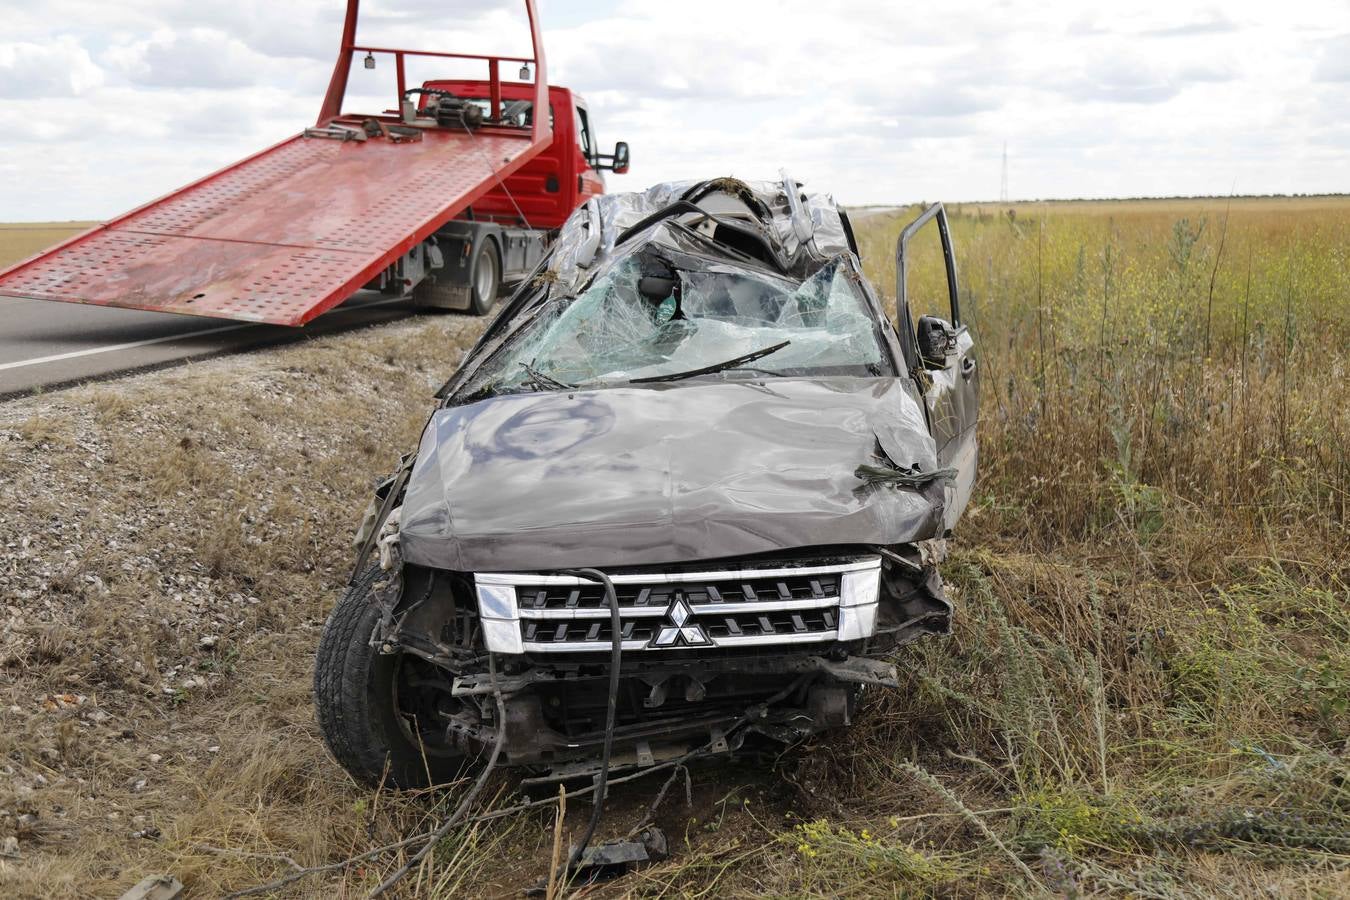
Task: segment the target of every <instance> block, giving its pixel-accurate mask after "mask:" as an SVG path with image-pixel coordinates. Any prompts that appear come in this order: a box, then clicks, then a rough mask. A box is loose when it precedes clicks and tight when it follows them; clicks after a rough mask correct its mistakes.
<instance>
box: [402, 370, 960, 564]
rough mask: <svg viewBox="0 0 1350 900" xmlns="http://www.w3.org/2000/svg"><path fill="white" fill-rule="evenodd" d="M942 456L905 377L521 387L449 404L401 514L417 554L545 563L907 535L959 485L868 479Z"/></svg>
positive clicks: (405, 537)
mask: <svg viewBox="0 0 1350 900" xmlns="http://www.w3.org/2000/svg"><path fill="white" fill-rule="evenodd" d="M879 462H880V463H882V464H891V465H899V466H903V467H911V466H917V467H918V469H919V470H920V471H923V472H932V471H934V470H935V468H936V458H935V454H934V446H933V441H932V438H931V437H930V436H929V434H928V431H927V428H926V426H925V423H924V417H923V411H922V408H921V407H920V405H919V401H918V399H917V397H916V396H915V394H914V391H913V388H912V386H910V385H909V384H908V383H907V382H905V381H903V380H901V379H897V378H844V377H838V378H820V379H795V378H783V379H774V380H770V381H767V382H758V381H757V382H753V383H752V382H711V383H708V382H700V383H682V384H671V385H665V386H659V387H658V386H652V387H644V388H614V389H605V390H589V391H572V392H565V391H559V392H546V393H530V394H514V395H508V396H501V397H495V398H491V399H488V400H482V401H479V402H477V403H472V404H468V405H464V406H458V407H452V408H447V409H441V410H438V411H437V412H436V413H435V414H434V415H433V416H432V418H431V421H430V422H429V423H428V425H427V428H426V431H425V432H424V434H423V436H422V442H421V446H420V448H419V450H418V455H417V460H416V462H415V464H414V466H413V470H412V474H411V476H410V477H409V481H408V488H407V492H406V494H405V496H404V502H403V510H402V514H401V524H400V542H401V546H402V553H403V558H404V559H405V560H406V561H407V562H410V563H414V564H417V565H423V566H431V567H436V568H443V569H452V570H457V571H478V572H482V571H537V570H548V569H556V568H570V567H576V566H599V567H612V566H630V565H656V564H663V563H675V562H686V561H693V560H707V559H716V558H723V557H732V556H745V555H750V554H756V553H764V552H768V551H774V550H784V549H792V548H796V547H810V546H825V545H839V544H861V543H876V544H894V543H900V542H905V541H914V540H920V539H923V538H927V537H933V536H934V535H935V534H936V533H937V531H938V530H939V529H940V528H941V521H942V506H943V494H944V491H943V488H942V486H941V484H940V483H930V484H928V485H926V486H924V487H922V488H911V487H900V486H893V485H876V484H864V483H863V481H862V480H861V479H860V478H859V477H858V476H857V475H855V471H856V470H857V467H858V466H859V465H861V464H877V463H879Z"/></svg>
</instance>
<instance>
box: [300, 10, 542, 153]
mask: <svg viewBox="0 0 1350 900" xmlns="http://www.w3.org/2000/svg"><path fill="white" fill-rule="evenodd" d="M360 7H361V0H347V16H346V19H345V20H344V21H343V23H342V46H341V47H340V48H339V49H338V57H337V63H336V64H335V65H334V66H333V77H332V78H331V79H330V80H329V82H328V93H327V94H326V95H325V96H324V100H323V107H322V108H321V109H320V110H319V118H318V125H319V126H320V127H322V126H324V125H327V124H328V123H329V122H331V121H333V120H334V119H336V118H338V117H339V116H341V115H342V102H343V100H344V99H345V98H346V95H347V78H348V76H349V74H350V73H351V69H352V62H353V61H354V60H355V59H356V54H358V53H380V54H391V55H393V57H394V69H395V72H396V73H397V79H398V99H399V100H402V99H403V92H404V91H406V90H407V83H406V80H405V77H404V58H405V57H408V56H432V57H440V58H442V59H470V60H480V61H483V62H486V63H487V64H488V77H487V80H488V84H489V85H490V97H491V102H492V115H491V117H492V118H494V119H495V118H497V117H498V116H499V115H500V114H501V96H502V82H501V63H503V62H512V63H530V64H532V65H533V66H534V67H535V73H534V107H535V109H546V108H547V103H548V67H547V65H546V63H545V61H544V40H543V37H542V35H541V34H540V30H539V16H538V14H537V13H536V11H535V8H534V0H525V14H526V15H527V16H528V17H529V20H530V49H531V52H532V53H533V54H534V56H532V57H524V56H483V55H481V54H477V53H446V52H443V51H434V50H407V49H402V48H394V47H373V46H368V45H365V44H358V43H357V42H356V31H357V28H356V26H357V20H358V19H359V18H360ZM547 136H548V122H547V121H545V120H543V119H542V117H540V116H535V118H534V130H533V133H532V134H531V139H532V142H534V143H538V142H539V141H540V140H541V138H546V137H547Z"/></svg>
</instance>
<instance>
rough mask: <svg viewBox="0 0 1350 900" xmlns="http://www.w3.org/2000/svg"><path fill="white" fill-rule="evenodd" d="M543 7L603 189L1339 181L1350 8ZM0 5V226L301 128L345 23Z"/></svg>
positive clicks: (458, 29)
mask: <svg viewBox="0 0 1350 900" xmlns="http://www.w3.org/2000/svg"><path fill="white" fill-rule="evenodd" d="M540 4H541V15H542V21H543V25H544V30H545V41H546V45H547V53H548V60H549V68H550V75H551V80H553V81H554V82H555V83H561V84H567V85H568V86H570V87H573V88H575V89H576V90H578V91H579V92H580V93H581V94H583V95H584V96H585V97H586V98H587V99H588V100H589V102H590V105H591V113H592V119H593V121H594V123H595V126H596V129H597V132H598V135H599V138H600V141H601V143H602V145H604V146H606V147H608V146H612V144H613V142H614V140H615V139H620V138H622V139H625V140H627V141H629V142H630V144H631V145H632V150H633V159H634V166H633V170H632V174H630V175H628V176H623V177H618V178H611V180H610V185H611V188H612V189H628V188H637V187H642V186H645V185H646V184H648V183H651V182H653V181H657V180H664V179H673V178H685V177H702V176H710V175H716V174H722V173H725V172H732V173H735V174H738V175H742V176H747V177H763V176H772V175H773V174H775V173H776V172H777V171H778V168H779V167H780V166H784V165H785V166H787V167H788V168H789V169H790V170H791V171H792V172H793V173H794V174H795V175H797V176H798V177H801V178H803V179H806V180H808V181H810V182H811V183H813V184H815V185H817V186H819V187H822V188H824V189H827V190H831V191H833V192H834V193H835V194H836V195H837V196H839V197H840V198H841V199H843V200H845V201H847V202H889V201H897V200H912V199H916V198H943V199H952V200H961V199H981V198H988V197H992V196H996V195H997V193H998V187H999V168H1000V159H1001V152H1002V147H1003V144H1004V143H1005V142H1006V143H1007V145H1008V154H1009V163H1010V187H1011V190H1012V193H1013V195H1014V196H1018V197H1037V196H1110V195H1117V196H1132V195H1140V194H1150V193H1153V194H1178V193H1200V192H1206V191H1219V192H1227V191H1228V190H1229V189H1230V188H1231V187H1232V184H1233V183H1234V181H1236V183H1237V185H1238V189H1239V190H1242V191H1252V192H1273V191H1331V190H1346V189H1347V188H1350V129H1348V128H1347V127H1346V126H1345V125H1344V124H1343V123H1344V122H1345V121H1347V118H1348V117H1347V113H1350V109H1347V105H1346V104H1347V101H1346V100H1345V85H1346V83H1347V82H1350V62H1348V61H1350V6H1347V4H1346V3H1345V2H1344V0H1286V2H1283V3H1281V4H1278V5H1274V6H1272V5H1271V4H1269V3H1268V2H1264V0H1263V2H1256V0H1225V2H1224V3H1222V4H1217V3H1215V2H1213V0H1201V2H1189V0H1174V2H1172V3H1168V4H1159V3H1156V2H1152V0H1118V2H1113V3H1112V4H1110V5H1109V6H1103V7H1097V6H1088V7H1086V8H1085V6H1084V5H1083V4H1080V3H1076V2H1070V0H1041V2H1032V0H1002V2H989V0H949V2H948V3H944V4H940V5H928V6H924V7H922V8H917V7H914V6H913V5H912V4H899V3H894V2H893V0H887V2H882V0H854V2H845V0H781V2H770V0H758V2H749V0H741V2H729V0H683V2H681V3H678V4H676V3H670V2H667V0H626V2H624V3H622V4H616V3H609V2H595V3H586V2H578V0H540ZM0 6H5V7H10V6H12V8H5V9H3V10H0V12H3V21H4V22H5V24H6V29H5V32H6V34H5V37H4V38H3V39H0V106H2V107H3V109H4V111H5V113H6V120H7V121H22V122H24V123H26V125H25V129H24V130H23V132H22V133H21V134H13V135H11V136H10V138H9V140H8V141H7V143H6V152H5V154H3V158H4V165H5V172H6V177H5V178H4V179H0V219H14V218H27V219H40V218H59V217H83V216H108V215H112V214H115V213H117V212H120V211H122V210H123V209H126V208H128V207H131V206H134V205H136V204H138V203H140V202H142V201H144V200H145V199H148V198H149V197H153V196H157V195H159V194H161V193H164V192H165V191H167V190H170V189H172V188H173V187H175V186H177V185H178V184H181V183H184V182H186V181H188V180H191V179H192V178H194V177H197V176H200V175H202V174H205V172H207V171H210V170H211V169H212V168H215V167H218V166H220V165H224V164H227V163H229V162H231V161H233V160H234V159H237V158H238V157H240V156H243V155H245V154H246V153H249V152H251V151H253V150H256V149H258V148H260V147H262V146H265V145H266V144H267V143H270V142H272V141H274V140H276V139H278V138H280V137H283V136H285V135H286V134H287V133H293V132H294V131H297V130H299V128H301V127H303V126H304V125H306V124H308V123H309V122H310V121H312V119H313V116H314V114H315V113H316V112H317V109H318V105H319V102H320V99H321V97H322V94H323V89H324V85H325V84H326V82H327V78H328V75H329V72H330V69H331V59H332V54H333V52H334V51H335V49H336V44H337V40H338V35H339V32H340V28H341V19H342V4H341V3H340V2H336V0H231V2H229V3H212V2H202V0H136V2H134V3H133V2H126V3H115V2H96V0H44V2H43V3H41V4H35V3H27V4H24V5H20V4H19V3H17V2H16V0H0ZM364 6H365V10H364V12H365V13H366V14H367V16H368V18H366V19H363V22H364V24H365V25H366V27H365V28H364V29H363V31H362V33H361V35H360V36H359V37H360V38H361V39H362V40H364V41H365V42H367V43H374V44H377V45H391V44H392V45H399V44H400V43H401V44H403V45H405V46H412V47H416V48H419V49H429V50H437V49H441V50H468V51H469V52H498V53H507V54H518V53H525V52H528V36H527V34H526V32H525V29H524V23H523V16H522V15H521V7H522V6H523V4H520V3H518V2H517V0H365V2H364ZM551 22H556V23H557V24H556V25H553V26H552V27H551V26H550V23H551ZM480 67H481V64H474V66H470V67H468V68H467V69H466V68H463V67H459V68H455V67H454V64H452V63H449V62H426V61H424V62H421V63H419V64H417V65H416V66H410V76H412V77H413V78H414V79H416V78H421V77H431V76H432V75H433V74H446V75H457V74H465V73H466V72H476V71H477V70H478V68H480ZM391 70H392V66H390V65H388V63H387V60H382V61H381V63H380V67H379V68H378V69H377V71H376V72H374V73H367V72H364V71H363V70H360V69H359V68H358V71H357V73H356V74H355V75H354V77H353V81H352V86H351V90H352V93H353V99H354V101H355V100H356V99H357V98H358V97H359V98H360V99H361V100H363V102H364V103H365V104H366V106H368V107H370V108H383V107H384V106H386V105H389V102H390V101H391V100H392V96H391V95H390V91H389V87H388V85H387V82H389V80H390V78H391V75H392V73H391ZM71 98H78V103H76V104H73V105H70V104H68V105H66V106H64V107H63V106H62V105H61V103H60V101H62V100H67V101H69V100H70V99H71ZM56 109H61V112H62V114H61V115H55V114H53V112H54V110H56ZM14 172H20V173H23V174H22V175H21V176H20V177H13V175H12V174H11V173H14ZM110 172H116V173H117V177H115V178H114V177H110V176H109V175H108V173H110ZM56 184H59V185H61V186H62V189H61V190H56V189H50V190H49V189H48V188H47V186H48V185H56Z"/></svg>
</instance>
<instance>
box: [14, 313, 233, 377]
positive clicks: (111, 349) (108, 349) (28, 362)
mask: <svg viewBox="0 0 1350 900" xmlns="http://www.w3.org/2000/svg"><path fill="white" fill-rule="evenodd" d="M253 327H255V325H254V323H252V322H250V323H249V324H247V325H226V326H224V327H223V328H203V329H201V330H199V331H185V332H183V333H182V334H167V335H165V336H164V337H157V338H149V339H148V340H144V341H132V342H130V343H128V344H108V345H107V346H105V347H90V348H89V349H88V350H72V351H71V352H69V353H54V354H52V355H51V356H36V357H34V358H32V359H21V360H18V361H16V362H10V363H0V372H3V371H4V370H6V369H22V368H23V367H24V366H40V365H42V364H43V363H53V362H60V361H61V360H63V359H76V358H78V357H81V356H93V355H94V354H96V353H116V352H117V351H119V350H135V349H136V348H137V347H149V346H150V345H151V344H163V343H167V342H168V341H181V340H184V339H185V338H191V337H200V336H201V335H203V334H220V333H221V332H225V331H238V330H239V329H241V328H253Z"/></svg>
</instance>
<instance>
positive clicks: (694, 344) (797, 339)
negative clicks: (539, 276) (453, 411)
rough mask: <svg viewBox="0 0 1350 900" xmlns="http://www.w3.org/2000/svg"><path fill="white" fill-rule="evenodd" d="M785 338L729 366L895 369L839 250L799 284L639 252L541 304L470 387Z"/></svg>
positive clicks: (622, 378)
mask: <svg viewBox="0 0 1350 900" xmlns="http://www.w3.org/2000/svg"><path fill="white" fill-rule="evenodd" d="M784 342H786V345H785V346H782V347H780V348H779V349H776V350H774V351H773V352H772V353H771V354H768V355H765V356H763V357H762V358H760V359H758V360H756V361H754V362H753V363H747V364H745V365H744V366H735V367H732V368H729V369H727V370H726V373H730V374H731V375H733V376H734V374H735V373H736V372H750V373H752V374H754V375H756V376H760V375H763V374H766V373H767V374H771V375H868V374H874V375H875V374H881V373H882V372H883V371H888V370H889V365H888V364H887V363H886V362H884V360H885V357H884V356H883V353H882V348H881V342H880V337H879V335H878V333H877V328H876V323H875V322H874V321H873V319H872V316H871V315H870V314H869V312H868V307H867V305H866V302H865V300H864V298H863V296H862V293H861V289H860V287H859V285H858V283H857V276H856V275H855V274H854V273H853V272H852V270H851V269H850V268H849V267H848V266H847V265H846V264H845V263H844V261H843V258H842V257H840V258H838V259H835V260H832V261H831V262H829V263H827V264H826V265H825V266H823V267H822V268H821V269H820V270H819V271H818V272H816V274H815V275H813V276H812V277H811V278H809V279H807V280H806V281H805V282H802V283H800V284H798V283H797V282H795V281H792V280H789V279H785V278H779V277H777V276H774V275H770V274H768V273H765V272H758V271H753V270H750V269H745V268H740V267H737V266H733V265H727V264H719V263H711V264H706V265H701V266H700V267H699V268H698V269H697V270H682V269H678V268H676V267H674V266H671V265H670V264H668V263H665V262H664V261H662V260H659V259H656V258H655V257H653V256H651V255H649V254H645V253H644V254H634V255H632V256H629V257H627V258H626V259H624V260H622V261H621V262H619V263H617V264H616V265H615V266H614V267H613V268H611V269H610V270H609V271H608V272H606V273H604V274H602V275H601V276H599V277H597V278H596V279H595V281H594V282H593V283H592V284H591V286H590V287H589V288H588V289H587V290H586V291H584V292H583V293H582V294H581V295H580V296H578V297H576V298H575V299H574V300H571V301H570V302H568V301H561V302H558V303H555V304H551V305H549V306H548V307H545V308H544V310H543V311H542V312H541V313H540V315H539V318H538V319H536V320H535V321H534V322H532V323H530V324H529V325H527V326H525V327H524V328H523V329H522V330H521V332H520V333H519V334H518V335H516V336H515V338H514V339H513V340H511V341H509V342H508V343H507V345H505V346H504V347H503V348H502V349H501V350H500V351H499V352H498V353H497V354H496V355H495V356H494V357H493V358H492V359H490V360H488V361H487V362H486V363H485V364H484V365H483V367H482V369H481V370H480V371H479V372H478V374H477V376H476V377H475V378H474V383H473V385H472V386H471V388H470V393H471V394H475V395H477V394H483V393H508V392H513V391H519V390H556V389H559V388H562V387H569V386H581V385H595V384H603V383H611V382H614V383H627V382H628V381H630V380H633V379H652V378H653V377H654V376H664V375H675V374H680V373H688V372H692V371H693V370H697V369H700V368H705V367H709V366H716V365H718V364H721V363H724V362H726V361H728V360H735V359H736V358H737V357H742V356H745V355H747V354H754V353H756V352H758V351H761V350H764V349H765V348H768V347H773V346H774V345H776V344H784ZM719 377H726V375H725V374H722V375H720V376H719Z"/></svg>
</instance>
